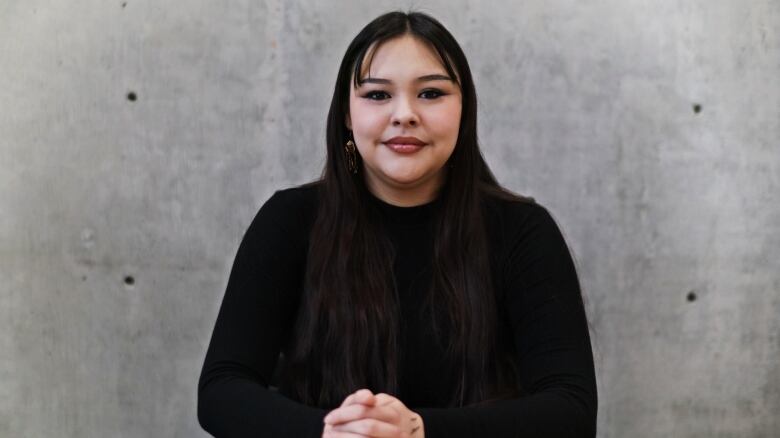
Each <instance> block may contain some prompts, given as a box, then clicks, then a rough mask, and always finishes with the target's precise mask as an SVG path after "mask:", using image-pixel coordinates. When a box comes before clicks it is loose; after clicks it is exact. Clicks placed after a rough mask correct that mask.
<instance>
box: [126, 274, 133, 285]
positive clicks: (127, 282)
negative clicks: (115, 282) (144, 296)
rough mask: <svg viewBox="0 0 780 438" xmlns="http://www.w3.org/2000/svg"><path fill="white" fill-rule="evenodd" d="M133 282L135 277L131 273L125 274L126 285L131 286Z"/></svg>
mask: <svg viewBox="0 0 780 438" xmlns="http://www.w3.org/2000/svg"><path fill="white" fill-rule="evenodd" d="M134 284H135V278H133V276H132V275H127V276H125V285H126V286H132V285H134Z"/></svg>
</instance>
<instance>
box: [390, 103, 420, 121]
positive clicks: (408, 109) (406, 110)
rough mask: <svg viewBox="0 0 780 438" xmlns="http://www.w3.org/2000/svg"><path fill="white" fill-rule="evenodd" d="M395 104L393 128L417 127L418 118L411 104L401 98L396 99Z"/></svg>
mask: <svg viewBox="0 0 780 438" xmlns="http://www.w3.org/2000/svg"><path fill="white" fill-rule="evenodd" d="M396 102H397V103H396V105H395V108H394V109H393V126H409V127H412V126H417V125H418V124H419V123H420V117H419V116H418V114H417V110H416V109H415V107H414V105H413V103H412V102H410V101H409V99H408V98H403V97H399V98H397V99H396Z"/></svg>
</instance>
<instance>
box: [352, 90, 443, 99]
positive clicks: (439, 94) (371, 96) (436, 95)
mask: <svg viewBox="0 0 780 438" xmlns="http://www.w3.org/2000/svg"><path fill="white" fill-rule="evenodd" d="M428 93H432V94H434V96H433V97H427V98H425V99H426V100H434V99H438V98H440V97H442V96H444V95H446V93H444V92H443V91H441V90H437V89H435V88H429V89H427V90H423V91H421V92H420V96H422V95H424V94H428ZM379 96H383V98H382V99H379V98H378V97H379ZM389 96H390V95H389V94H388V93H387V92H385V91H382V90H373V91H369V92H367V93H366V94H364V95H363V98H365V99H369V100H384V99H385V98H387V97H389Z"/></svg>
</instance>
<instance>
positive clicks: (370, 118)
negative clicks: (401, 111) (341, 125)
mask: <svg viewBox="0 0 780 438" xmlns="http://www.w3.org/2000/svg"><path fill="white" fill-rule="evenodd" d="M349 111H350V118H351V120H352V132H353V135H355V137H363V136H369V135H370V136H374V135H376V134H377V133H381V132H382V131H383V130H384V128H385V125H386V120H387V115H386V114H385V112H384V111H383V110H382V109H381V108H377V106H376V105H367V104H365V103H361V102H360V101H359V100H355V101H351V102H350V106H349Z"/></svg>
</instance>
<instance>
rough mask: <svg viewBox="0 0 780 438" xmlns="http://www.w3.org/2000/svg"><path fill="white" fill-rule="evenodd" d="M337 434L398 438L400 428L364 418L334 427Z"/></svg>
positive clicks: (373, 437)
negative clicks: (348, 433) (347, 433)
mask: <svg viewBox="0 0 780 438" xmlns="http://www.w3.org/2000/svg"><path fill="white" fill-rule="evenodd" d="M332 430H333V431H335V432H350V433H356V434H359V435H361V436H363V435H365V436H370V437H372V438H382V437H388V438H391V437H397V436H398V435H399V433H400V429H399V428H398V426H396V425H394V424H390V423H385V422H384V421H379V420H375V419H373V418H364V419H362V420H356V421H350V422H348V423H342V424H338V425H335V426H333V429H332Z"/></svg>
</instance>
